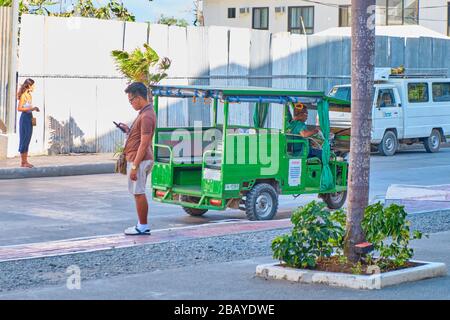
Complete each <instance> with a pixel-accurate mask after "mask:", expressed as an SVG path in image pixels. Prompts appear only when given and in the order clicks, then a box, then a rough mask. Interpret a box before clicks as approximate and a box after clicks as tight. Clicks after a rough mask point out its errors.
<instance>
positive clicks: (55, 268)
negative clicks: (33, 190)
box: [0, 229, 289, 292]
mask: <svg viewBox="0 0 450 320" xmlns="http://www.w3.org/2000/svg"><path fill="white" fill-rule="evenodd" d="M288 231H289V229H277V230H271V231H260V232H249V233H242V234H237V235H229V236H220V237H211V238H203V239H194V240H189V241H187V240H180V241H170V242H165V243H158V244H148V245H142V246H137V247H131V248H119V249H111V250H105V251H96V252H88V253H78V254H71V255H64V256H56V257H47V258H39V259H28V260H19V261H7V262H1V263H0V292H6V291H11V290H20V289H30V288H33V287H41V286H45V285H63V284H65V283H66V281H67V279H68V277H69V276H70V273H66V271H67V268H68V267H70V266H73V265H74V266H77V267H79V268H80V271H81V281H85V280H93V279H100V278H106V277H113V276H117V275H121V274H136V273H143V272H150V271H156V270H166V269H169V268H179V267H183V266H188V265H196V264H205V263H217V262H228V261H233V260H243V259H248V258H252V257H260V256H268V255H271V254H272V252H271V248H270V245H271V242H272V240H273V239H274V238H275V237H276V236H278V235H281V234H284V233H286V232H288Z"/></svg>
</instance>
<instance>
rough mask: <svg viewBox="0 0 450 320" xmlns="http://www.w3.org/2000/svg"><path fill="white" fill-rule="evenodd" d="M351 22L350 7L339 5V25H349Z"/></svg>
mask: <svg viewBox="0 0 450 320" xmlns="http://www.w3.org/2000/svg"><path fill="white" fill-rule="evenodd" d="M351 24H352V7H351V6H339V27H350V26H351Z"/></svg>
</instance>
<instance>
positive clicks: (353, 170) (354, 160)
mask: <svg viewBox="0 0 450 320" xmlns="http://www.w3.org/2000/svg"><path fill="white" fill-rule="evenodd" d="M374 64H375V0H352V101H351V106H352V127H351V141H350V169H349V183H348V190H349V199H348V214H347V227H346V235H345V245H344V253H345V256H346V257H347V258H348V259H349V260H350V261H352V262H356V261H358V260H359V258H360V257H359V254H358V253H357V250H356V248H355V245H357V244H358V243H362V242H364V240H365V235H364V232H363V230H362V226H361V223H362V220H363V218H364V211H365V208H366V207H367V205H368V203H369V173H370V136H371V128H372V120H371V117H372V101H373V99H372V98H373V97H372V95H373V85H374Z"/></svg>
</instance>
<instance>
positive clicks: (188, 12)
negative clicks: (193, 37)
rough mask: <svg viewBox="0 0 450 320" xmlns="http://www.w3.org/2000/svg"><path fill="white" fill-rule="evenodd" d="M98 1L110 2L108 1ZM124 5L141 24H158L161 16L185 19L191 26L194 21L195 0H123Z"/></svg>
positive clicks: (99, 0)
mask: <svg viewBox="0 0 450 320" xmlns="http://www.w3.org/2000/svg"><path fill="white" fill-rule="evenodd" d="M96 1H97V2H99V3H102V2H103V3H105V2H108V1H107V0H96ZM123 3H124V5H125V7H126V8H127V9H128V10H129V11H130V12H131V13H133V14H134V15H135V16H136V21H139V22H145V21H151V22H156V20H157V19H158V18H159V17H160V16H161V14H163V15H165V16H168V17H172V16H173V17H175V18H181V19H185V20H186V21H187V22H188V23H189V24H192V22H193V21H194V14H193V8H194V0H153V1H148V0H123Z"/></svg>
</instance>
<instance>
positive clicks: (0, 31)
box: [0, 7, 12, 133]
mask: <svg viewBox="0 0 450 320" xmlns="http://www.w3.org/2000/svg"><path fill="white" fill-rule="evenodd" d="M11 16H12V9H11V8H9V7H0V133H1V132H2V131H5V130H6V127H5V123H6V106H7V89H8V61H9V42H10V28H11Z"/></svg>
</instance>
